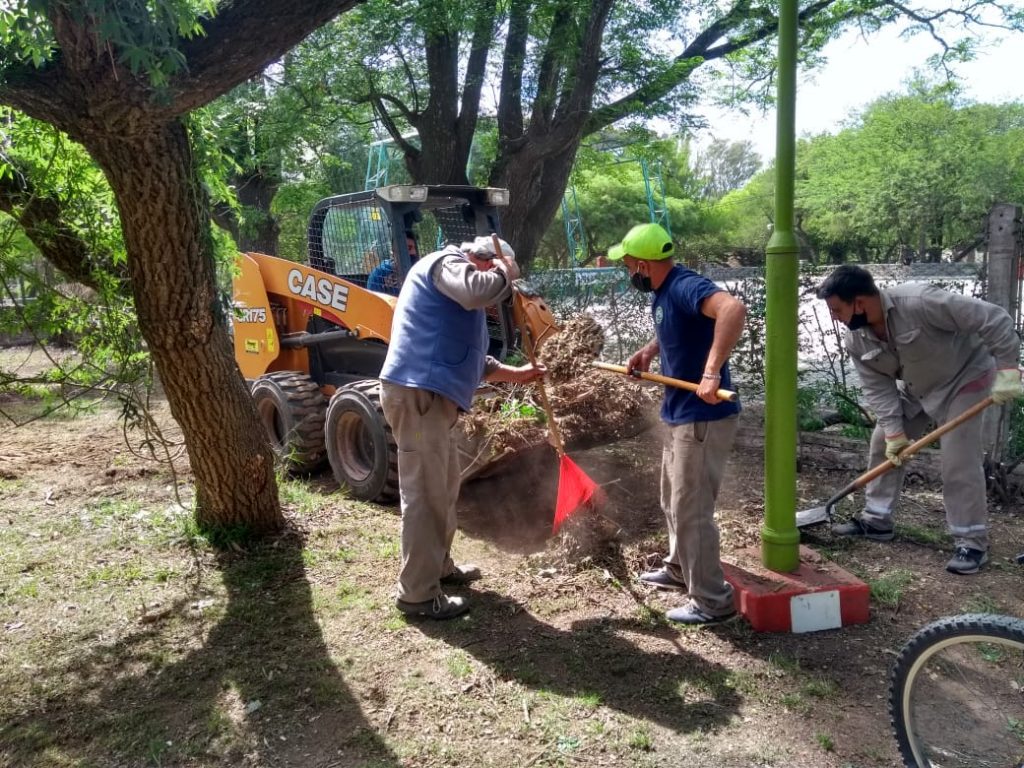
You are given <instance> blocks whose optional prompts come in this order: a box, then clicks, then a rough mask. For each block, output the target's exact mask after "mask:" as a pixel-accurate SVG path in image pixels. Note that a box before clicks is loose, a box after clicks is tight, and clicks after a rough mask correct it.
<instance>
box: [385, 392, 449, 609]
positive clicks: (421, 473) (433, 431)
mask: <svg viewBox="0 0 1024 768" xmlns="http://www.w3.org/2000/svg"><path fill="white" fill-rule="evenodd" d="M380 394H381V397H380V401H381V406H382V407H383V409H384V417H385V418H386V419H387V420H388V424H390V425H391V431H392V432H393V433H394V435H395V442H396V443H397V444H398V488H399V495H400V497H401V505H402V566H401V570H400V571H399V574H398V599H399V600H402V601H404V602H407V603H420V602H424V601H427V600H433V599H434V598H435V597H437V596H438V595H440V594H441V577H443V576H447V575H448V574H450V573H452V572H453V571H454V570H455V563H454V562H452V558H451V547H452V539H453V538H455V529H456V526H457V518H456V513H455V504H456V502H457V501H458V498H459V485H460V476H459V455H458V450H457V447H456V442H455V431H454V429H455V425H456V424H457V423H458V420H459V409H458V406H456V405H455V403H454V402H452V401H451V400H449V399H448V398H446V397H443V396H441V395H438V394H435V393H434V392H430V391H428V390H425V389H415V388H412V387H403V386H400V385H398V384H391V383H388V382H386V381H382V382H381V393H380Z"/></svg>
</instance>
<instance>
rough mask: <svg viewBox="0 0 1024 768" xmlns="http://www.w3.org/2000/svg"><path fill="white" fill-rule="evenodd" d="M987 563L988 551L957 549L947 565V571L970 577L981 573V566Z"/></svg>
mask: <svg viewBox="0 0 1024 768" xmlns="http://www.w3.org/2000/svg"><path fill="white" fill-rule="evenodd" d="M987 562H988V551H987V550H983V549H971V548H970V547H957V548H956V549H955V550H953V557H952V558H951V559H950V561H949V562H948V563H946V570H947V571H949V572H950V573H955V574H957V575H959V576H969V575H970V574H972V573H977V572H978V571H980V570H981V566H983V565H984V564H985V563H987Z"/></svg>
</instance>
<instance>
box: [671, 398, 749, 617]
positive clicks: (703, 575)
mask: <svg viewBox="0 0 1024 768" xmlns="http://www.w3.org/2000/svg"><path fill="white" fill-rule="evenodd" d="M738 424H739V420H738V418H737V417H735V416H732V417H729V418H727V419H721V420H719V421H698V422H695V423H693V424H680V425H679V426H675V427H672V426H670V427H669V428H668V435H667V436H666V439H665V446H664V448H663V449H662V453H661V508H662V509H663V510H664V512H665V522H666V523H667V524H668V557H666V558H665V561H664V562H665V567H666V568H667V569H668V571H669V573H671V574H672V576H673V578H675V579H677V580H679V581H684V582H686V585H687V588H688V591H689V594H690V597H691V598H693V599H694V600H695V601H696V602H697V604H698V605H699V606H700V607H701V608H702V609H703V610H704V611H705V612H707V613H709V614H711V615H712V616H721V615H725V614H729V613H732V612H733V610H735V609H734V606H733V599H732V585H731V584H729V582H727V581H726V580H725V575H724V574H723V573H722V563H721V560H720V545H719V535H718V525H717V524H716V523H715V502H716V501H717V500H718V489H719V488H720V487H721V485H722V475H723V474H724V471H725V464H726V462H727V461H728V459H729V452H730V451H731V450H732V443H733V440H734V439H735V437H736V427H737V426H738Z"/></svg>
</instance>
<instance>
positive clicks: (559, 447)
mask: <svg viewBox="0 0 1024 768" xmlns="http://www.w3.org/2000/svg"><path fill="white" fill-rule="evenodd" d="M491 241H492V242H493V243H494V253H495V258H497V259H502V260H503V261H504V259H505V255H504V252H503V251H502V250H501V241H500V240H499V239H498V235H497V234H495V233H491ZM512 290H513V291H514V290H515V288H513V289H512ZM513 314H514V313H513ZM517 325H518V326H519V336H520V337H521V338H522V340H523V347H525V349H526V356H527V357H528V358H529V359H530V363H531V365H533V366H534V367H535V368H536V367H537V355H536V354H535V353H534V349H533V338H532V337H531V336H530V329H529V328H527V327H526V325H525V323H522V322H519V323H517ZM537 390H538V391H539V392H540V402H541V405H542V406H543V407H544V414H545V415H546V416H547V419H548V429H549V431H550V432H551V439H552V441H554V444H555V450H556V451H558V455H559V456H564V455H565V443H563V442H562V432H561V430H560V429H559V428H558V422H557V421H555V411H554V409H553V408H552V407H551V401H550V400H548V390H547V387H546V386H544V377H543V376H541V377H540V378H539V379H538V380H537Z"/></svg>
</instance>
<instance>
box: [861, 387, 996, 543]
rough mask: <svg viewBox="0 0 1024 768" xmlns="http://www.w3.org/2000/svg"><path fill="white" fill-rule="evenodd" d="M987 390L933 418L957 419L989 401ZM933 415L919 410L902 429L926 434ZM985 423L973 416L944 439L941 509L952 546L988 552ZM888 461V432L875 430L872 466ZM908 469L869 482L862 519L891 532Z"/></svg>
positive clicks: (965, 396)
mask: <svg viewBox="0 0 1024 768" xmlns="http://www.w3.org/2000/svg"><path fill="white" fill-rule="evenodd" d="M988 394H989V392H988V388H987V387H977V386H972V385H968V386H967V387H965V388H964V389H962V390H960V392H958V393H957V394H956V396H955V397H954V398H953V399H952V400H951V401H950V403H949V407H948V408H947V410H946V413H936V414H933V416H934V417H935V419H936V420H937V421H939V422H940V423H943V424H944V423H945V422H947V421H949V420H950V419H953V418H955V417H957V416H959V415H960V414H961V413H963V412H964V411H966V410H967V409H968V408H970V407H971V406H972V405H974V404H975V403H979V402H981V401H982V400H984V399H985V398H986V397H988ZM930 421H931V417H930V416H929V415H928V414H926V413H924V412H921V413H919V414H918V415H917V416H915V417H913V418H904V419H903V429H904V432H905V433H906V435H907V438H909V439H910V440H916V439H917V438H919V437H921V436H922V435H924V434H925V430H926V429H927V428H928V426H929V423H930ZM984 423H985V419H984V418H983V417H982V416H981V415H978V416H975V417H974V418H973V419H971V420H970V421H968V422H966V423H964V424H961V425H960V426H959V427H957V428H956V429H954V430H952V431H951V432H947V433H946V434H945V435H943V436H942V438H941V446H942V454H941V458H942V506H944V507H945V508H946V525H948V526H949V532H950V534H952V536H953V542H954V546H957V547H959V546H965V547H971V548H972V549H988V545H989V539H988V501H987V498H986V490H985V468H984V466H983V465H982V460H983V457H984V452H985V449H984V445H983V442H982V440H983V436H984ZM883 461H885V433H884V432H883V431H882V430H881V429H879V428H878V427H876V428H875V431H874V432H873V433H872V434H871V447H870V449H869V451H868V464H869V465H870V466H872V467H875V466H878V465H879V464H881V463H882V462H883ZM911 461H913V460H911ZM904 474H905V469H904V467H897V468H896V469H893V470H891V471H889V472H886V473H885V474H884V475H882V476H881V477H879V478H877V479H876V480H872V481H871V482H870V483H868V485H867V488H866V489H865V492H864V512H863V513H862V519H863V520H864V522H866V523H868V524H869V525H874V526H876V527H881V528H892V524H893V523H892V513H893V509H894V508H895V506H896V501H897V500H898V499H899V496H900V491H901V490H902V488H903V476H904Z"/></svg>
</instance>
